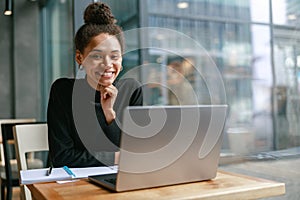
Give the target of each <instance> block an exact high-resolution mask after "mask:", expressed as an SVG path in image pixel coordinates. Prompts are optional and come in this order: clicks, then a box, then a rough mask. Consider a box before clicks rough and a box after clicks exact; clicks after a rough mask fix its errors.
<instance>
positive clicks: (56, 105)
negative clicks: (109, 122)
mask: <svg viewBox="0 0 300 200" xmlns="http://www.w3.org/2000/svg"><path fill="white" fill-rule="evenodd" d="M47 123H48V139H49V153H50V159H51V162H52V165H53V166H54V167H62V166H64V165H67V166H69V167H91V166H101V165H103V164H102V163H100V162H99V161H98V160H97V159H96V158H95V157H94V156H92V155H91V154H90V153H89V152H88V151H87V149H86V148H85V147H84V145H83V144H82V143H81V141H80V139H79V137H78V135H77V132H76V128H75V126H74V122H73V116H72V84H71V83H70V81H68V80H59V81H56V82H55V83H54V84H53V85H52V87H51V91H50V97H49V103H48V110H47ZM113 155H114V153H113V152H102V153H99V154H98V155H97V158H98V157H103V159H108V160H109V161H107V162H109V163H111V162H113V160H114V156H113Z"/></svg>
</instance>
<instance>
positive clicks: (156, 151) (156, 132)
mask: <svg viewBox="0 0 300 200" xmlns="http://www.w3.org/2000/svg"><path fill="white" fill-rule="evenodd" d="M226 113H227V105H193V106H143V107H127V108H126V109H125V110H124V114H123V125H122V135H121V144H120V158H119V159H120V160H119V166H118V172H117V173H115V174H108V175H97V176H89V180H91V181H92V182H95V183H97V184H100V185H102V186H104V187H106V188H108V189H110V190H113V191H117V192H121V191H128V190H136V189H142V188H151V187H158V186H166V185H173V184H180V183H189V182H196V181H202V180H209V179H213V178H215V176H216V173H217V168H218V162H219V158H220V150H221V145H222V138H223V128H224V124H225V119H226Z"/></svg>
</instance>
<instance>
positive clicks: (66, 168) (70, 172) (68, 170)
mask: <svg viewBox="0 0 300 200" xmlns="http://www.w3.org/2000/svg"><path fill="white" fill-rule="evenodd" d="M63 169H64V170H65V171H66V172H67V173H68V174H69V175H71V176H73V177H76V176H75V174H74V173H73V172H72V171H71V170H70V168H69V167H67V166H64V167H63Z"/></svg>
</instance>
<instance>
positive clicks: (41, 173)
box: [20, 166, 117, 185]
mask: <svg viewBox="0 0 300 200" xmlns="http://www.w3.org/2000/svg"><path fill="white" fill-rule="evenodd" d="M48 169H49V168H42V169H30V170H21V172H20V175H21V184H24V185H26V184H33V183H39V182H51V181H63V180H70V179H74V178H87V177H88V176H91V175H101V174H110V173H116V172H117V166H111V167H85V168H70V170H71V171H72V172H73V173H74V174H75V177H72V176H71V175H69V174H68V173H67V172H66V171H65V170H64V169H63V168H53V169H52V173H51V175H49V176H47V171H48Z"/></svg>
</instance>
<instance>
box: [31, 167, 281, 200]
mask: <svg viewBox="0 0 300 200" xmlns="http://www.w3.org/2000/svg"><path fill="white" fill-rule="evenodd" d="M27 186H28V188H29V189H30V191H31V194H32V196H33V199H38V200H42V199H56V200H58V199H72V200H76V199H80V200H81V199H106V200H113V199H118V200H122V199H126V200H140V199H151V200H152V199H213V200H218V199H222V200H227V199H228V200H232V199H257V198H264V197H271V196H277V195H283V194H284V193H285V184H284V183H278V182H274V181H269V180H265V179H260V178H255V177H249V176H244V175H241V174H233V173H228V172H224V171H218V174H217V177H216V178H215V179H213V180H209V181H201V182H195V183H188V184H180V185H173V186H164V187H158V188H151V189H143V190H136V191H130V192H121V193H113V192H110V191H108V190H106V189H104V188H102V187H100V186H97V185H94V184H92V183H90V182H89V181H88V180H87V179H81V180H78V181H75V182H69V183H64V184H58V183H56V182H51V183H37V184H32V185H27Z"/></svg>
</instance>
